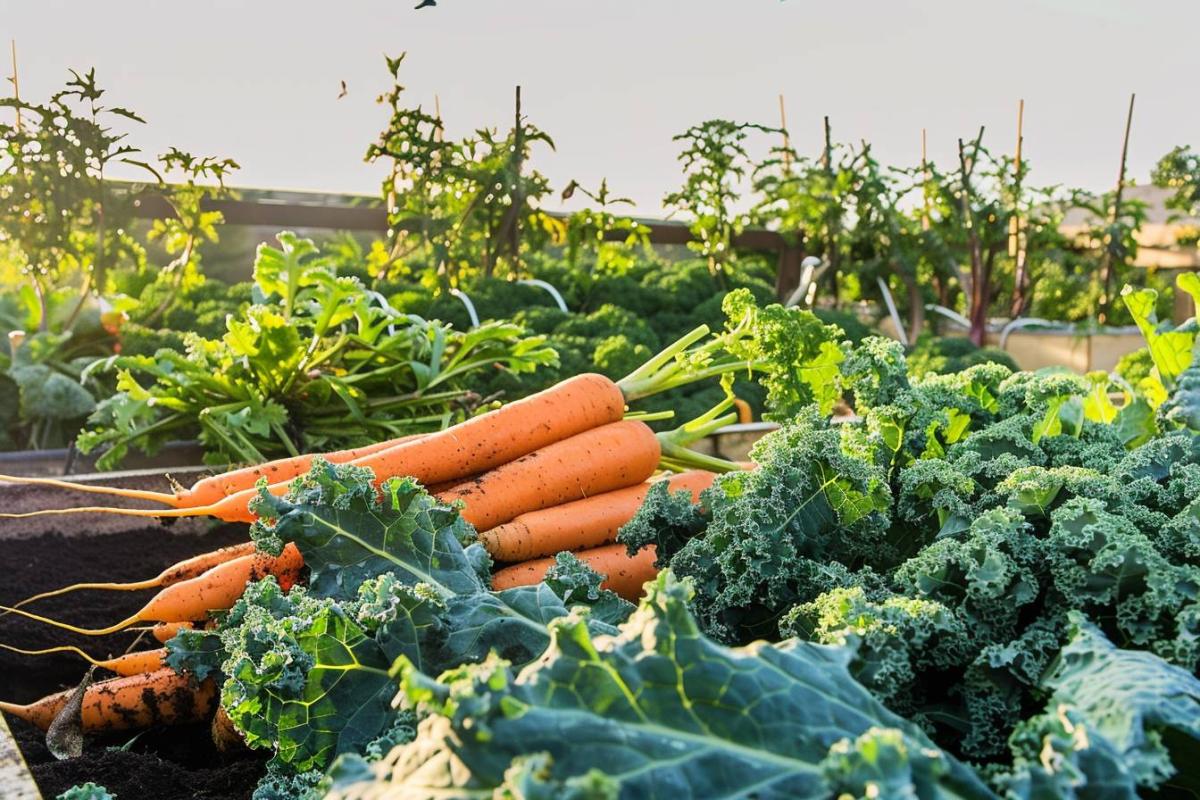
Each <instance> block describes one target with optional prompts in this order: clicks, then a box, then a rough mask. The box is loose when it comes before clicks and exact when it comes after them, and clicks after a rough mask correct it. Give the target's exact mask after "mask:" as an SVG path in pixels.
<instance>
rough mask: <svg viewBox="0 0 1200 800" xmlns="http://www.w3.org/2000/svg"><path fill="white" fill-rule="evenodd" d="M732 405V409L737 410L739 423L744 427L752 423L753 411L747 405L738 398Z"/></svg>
mask: <svg viewBox="0 0 1200 800" xmlns="http://www.w3.org/2000/svg"><path fill="white" fill-rule="evenodd" d="M733 405H734V408H736V409H737V415H738V422H739V423H741V424H742V425H746V424H748V423H750V422H754V411H753V409H751V408H750V404H749V403H747V402H746V401H745V400H743V399H741V398H740V397H738V398H735V399H734V401H733Z"/></svg>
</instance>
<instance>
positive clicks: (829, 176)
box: [821, 116, 842, 308]
mask: <svg viewBox="0 0 1200 800" xmlns="http://www.w3.org/2000/svg"><path fill="white" fill-rule="evenodd" d="M821 167H822V168H823V169H824V170H825V179H826V180H827V181H828V182H829V186H828V187H827V188H828V189H829V192H830V198H831V199H832V197H833V132H832V129H831V128H830V125H829V117H828V116H826V117H825V148H824V150H823V151H822V153H821ZM841 213H842V209H841V208H838V210H837V211H836V212H831V213H830V215H829V218H828V219H826V221H825V228H826V231H825V236H826V240H827V241H826V253H825V263H826V264H828V265H829V285H830V287H831V289H832V291H833V306H834V308H837V307H838V305H839V300H840V298H839V297H838V295H839V292H838V288H839V287H838V261H839V260H840V259H839V258H838V241H839V239H841V231H840V228H841Z"/></svg>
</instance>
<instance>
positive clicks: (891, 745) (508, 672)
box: [332, 573, 993, 800]
mask: <svg viewBox="0 0 1200 800" xmlns="http://www.w3.org/2000/svg"><path fill="white" fill-rule="evenodd" d="M691 594H692V590H691V588H690V587H689V586H688V585H687V584H684V583H680V582H677V581H676V580H674V579H673V578H672V577H671V576H670V574H669V573H664V574H663V575H660V576H659V579H658V581H657V582H656V583H655V584H653V585H652V586H651V590H650V594H649V596H648V597H647V598H646V599H645V600H643V601H642V605H641V606H640V608H639V609H638V611H637V612H636V613H635V614H634V615H633V617H631V618H630V620H629V622H628V623H626V624H625V625H623V626H621V629H620V631H619V632H618V633H617V634H616V635H601V636H597V635H595V633H594V631H591V630H589V626H588V624H587V616H586V615H584V614H580V613H574V614H572V615H570V616H567V617H565V618H562V619H558V620H556V621H554V622H552V623H551V624H550V626H549V630H550V633H551V637H552V639H551V643H550V646H549V648H548V650H547V652H546V655H545V656H544V657H543V658H541V659H539V660H538V661H537V662H535V663H533V664H531V665H529V666H528V667H526V668H525V669H523V670H521V671H520V672H519V673H518V672H516V671H515V669H514V666H513V665H510V664H509V663H507V662H505V661H504V660H502V659H500V658H497V657H492V658H489V659H488V660H487V661H485V662H483V663H482V664H478V665H473V666H469V667H463V668H460V669H457V670H453V671H451V672H449V673H447V674H445V675H443V676H442V677H441V679H439V680H437V681H434V680H433V679H431V678H430V677H428V676H426V675H424V674H422V673H421V672H419V671H417V670H416V669H415V668H414V667H413V666H412V665H405V667H404V668H403V669H402V673H401V674H402V684H401V699H402V700H403V701H404V702H406V704H408V706H409V707H415V708H417V709H418V710H419V713H421V714H423V715H425V719H424V720H423V721H422V723H421V725H420V727H419V729H418V738H417V740H416V741H415V742H413V743H411V744H408V745H404V746H402V747H399V748H397V749H396V750H394V751H393V752H392V753H391V754H390V755H389V756H388V757H387V758H386V759H384V760H383V761H381V762H379V763H378V764H377V765H376V766H375V767H374V768H373V769H371V770H370V771H367V770H364V769H363V768H362V767H361V766H356V765H354V764H346V763H343V764H342V765H341V767H340V768H339V769H338V770H335V773H334V783H335V789H334V792H333V795H332V796H333V797H337V798H343V799H345V800H348V799H349V798H358V797H367V796H372V797H382V798H392V797H402V796H406V795H409V794H412V793H417V794H426V795H429V794H457V795H462V794H466V793H470V794H484V793H488V794H490V793H493V792H494V793H496V794H495V795H493V796H504V793H506V792H509V793H511V792H516V791H523V792H524V791H533V790H534V789H536V791H537V792H539V795H538V796H556V797H567V796H570V797H580V798H582V797H591V798H600V797H608V798H611V797H617V796H618V794H624V795H628V796H637V797H666V796H668V795H678V794H679V793H681V792H682V793H684V794H685V796H693V797H717V796H745V795H750V794H752V795H754V796H756V797H763V798H783V797H788V798H825V797H830V796H834V795H836V796H857V797H872V796H890V797H922V798H950V797H957V798H972V797H975V798H987V797H992V796H993V795H992V794H991V792H989V791H988V789H987V788H986V786H985V785H984V784H983V783H982V782H981V781H979V779H978V778H977V777H975V776H974V775H973V774H972V773H971V771H970V770H969V769H968V768H966V767H965V766H964V765H962V764H959V763H957V762H956V761H954V760H953V759H952V758H950V757H948V756H946V755H945V754H944V753H942V752H940V751H938V750H937V749H936V748H934V747H933V746H932V745H931V744H930V742H929V741H928V739H926V737H925V735H924V733H922V732H921V730H920V729H919V728H918V727H916V726H915V725H913V724H912V723H910V722H907V721H905V720H903V719H900V718H899V717H897V716H895V715H894V714H891V713H890V712H888V711H887V710H885V709H884V708H883V707H882V706H881V705H880V704H879V703H878V702H877V701H875V700H874V699H873V698H871V697H870V695H868V694H867V693H866V692H865V691H863V689H862V688H861V687H860V686H859V685H857V684H856V683H855V682H854V681H853V680H851V679H850V677H849V675H848V674H847V672H846V668H845V663H844V660H843V659H842V657H841V654H840V652H839V651H837V650H835V649H832V648H825V647H821V646H818V645H812V644H808V643H804V642H798V641H791V642H787V643H784V644H781V645H774V646H772V645H766V644H757V645H753V646H751V647H747V648H743V649H730V648H727V647H724V646H722V645H720V644H717V643H715V642H713V641H712V640H710V639H708V638H706V637H705V636H704V635H703V633H702V631H701V630H700V629H699V627H698V626H697V625H696V622H695V620H694V619H693V618H692V617H691V614H690V613H689V611H688V605H687V601H688V599H689V596H690V595H691ZM668 677H669V679H666V678H668ZM339 774H340V775H341V776H342V777H340V779H339ZM355 778H357V779H358V780H354V779H355ZM363 778H367V779H368V780H366V781H363V780H362V779H363ZM526 796H528V795H526Z"/></svg>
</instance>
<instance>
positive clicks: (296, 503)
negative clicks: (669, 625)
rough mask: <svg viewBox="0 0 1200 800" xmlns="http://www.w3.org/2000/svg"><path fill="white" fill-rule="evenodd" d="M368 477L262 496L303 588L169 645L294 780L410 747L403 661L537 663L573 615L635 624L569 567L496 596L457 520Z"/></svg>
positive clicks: (590, 576) (266, 529)
mask: <svg viewBox="0 0 1200 800" xmlns="http://www.w3.org/2000/svg"><path fill="white" fill-rule="evenodd" d="M373 478H374V476H373V474H372V473H371V472H370V470H363V469H360V468H355V467H349V466H333V465H330V464H328V463H326V462H324V461H318V462H317V463H316V464H315V465H314V468H313V470H312V471H311V472H310V473H309V475H308V476H307V477H306V478H305V479H302V480H299V481H297V482H296V483H295V484H294V485H293V487H292V489H291V492H290V493H289V495H288V497H287V498H279V497H275V496H273V495H271V494H270V493H268V492H266V491H263V492H262V494H261V497H260V499H259V501H258V507H257V510H258V513H259V514H260V516H261V517H262V518H263V519H264V520H265V521H263V522H260V523H256V525H255V526H254V529H253V530H252V535H253V536H254V537H255V539H256V540H257V541H258V542H259V544H260V546H262V547H264V548H266V549H268V550H270V549H272V548H279V547H282V543H283V542H285V541H286V542H292V543H294V544H295V545H296V546H297V547H298V548H299V549H300V551H301V553H303V555H304V560H305V564H306V566H308V568H309V570H310V578H309V581H308V586H307V588H306V589H305V588H292V589H291V590H290V591H289V592H287V593H286V594H285V593H284V592H283V591H282V590H281V589H280V587H279V585H278V584H277V583H276V582H275V581H274V580H273V579H268V580H265V581H261V582H258V583H255V584H252V585H250V586H248V587H247V590H246V593H245V595H244V596H243V597H242V599H241V600H240V601H239V602H238V603H237V604H236V605H235V606H234V607H233V609H232V610H231V611H230V612H229V613H228V614H227V615H225V616H223V617H222V619H221V621H220V624H219V625H217V626H216V628H215V629H214V630H211V631H199V630H197V631H190V632H184V633H182V634H180V635H179V636H177V637H176V638H174V639H172V640H171V642H170V643H169V645H168V649H169V651H170V656H169V659H168V661H169V663H170V664H171V665H172V666H175V667H176V668H178V669H185V668H186V669H188V670H190V671H191V672H193V673H194V674H196V675H197V676H198V677H200V678H204V677H207V676H209V675H218V676H219V680H220V682H221V704H222V707H223V708H224V709H225V711H226V712H227V713H228V714H229V716H230V718H231V720H232V721H233V723H234V724H235V725H236V726H237V727H238V729H239V730H240V731H241V732H242V733H243V735H244V736H245V737H246V742H247V744H249V745H250V746H251V747H256V748H269V749H273V751H274V753H275V756H274V761H275V763H276V765H277V766H278V767H279V768H280V770H282V771H283V772H285V773H288V774H291V773H305V772H307V771H310V770H313V769H324V768H325V767H327V766H328V764H329V763H330V762H331V761H332V760H333V758H334V757H335V756H337V755H338V754H342V753H363V752H367V751H370V750H372V749H374V750H376V751H377V752H381V753H385V752H387V751H388V750H389V749H390V748H391V746H392V744H395V743H396V742H397V741H400V742H403V741H407V740H408V739H410V738H411V736H412V727H413V726H414V724H415V722H414V718H413V716H412V715H411V714H409V713H407V712H404V711H399V710H396V709H394V708H393V707H392V704H391V703H390V700H391V698H392V695H394V694H395V684H394V683H393V681H392V680H391V678H390V677H389V668H390V667H391V665H392V663H393V662H394V661H395V660H396V659H398V658H403V659H404V661H405V662H406V663H409V664H412V665H415V667H416V668H419V669H423V670H426V671H427V672H430V673H431V674H437V673H440V672H442V671H443V670H446V669H449V668H451V667H457V666H459V665H461V664H464V663H471V662H477V661H482V660H483V659H484V658H485V657H486V656H487V655H488V653H489V652H498V653H502V654H504V656H505V657H507V658H509V659H510V660H512V661H514V662H516V663H526V662H529V661H532V660H533V659H534V658H536V657H537V656H539V655H540V654H541V653H542V651H543V650H544V649H545V648H546V646H547V645H548V644H549V642H550V633H549V631H548V630H547V628H546V625H547V623H548V622H549V621H550V620H551V619H553V618H554V617H557V616H562V615H565V614H566V613H567V605H566V603H570V604H572V605H575V604H587V605H591V606H593V607H594V608H595V609H596V616H595V618H594V619H593V621H592V625H593V627H594V629H595V630H597V631H602V632H612V631H613V630H614V629H613V628H612V627H611V625H612V622H614V621H617V620H620V619H623V618H624V617H625V616H626V615H627V614H628V613H629V610H630V606H629V605H628V604H627V603H625V602H624V601H622V600H620V599H619V598H617V597H616V596H615V595H613V594H611V593H610V592H607V591H601V590H600V589H599V588H598V586H599V582H600V578H599V576H597V575H596V574H595V573H592V572H591V571H590V570H588V569H587V568H586V567H585V566H583V565H582V564H581V563H580V562H578V561H576V560H575V559H573V558H571V557H568V556H564V557H563V559H562V561H561V565H560V567H559V568H558V569H556V570H554V571H552V572H551V574H550V575H549V576H548V578H547V581H546V582H545V583H541V584H537V585H535V586H528V587H521V588H518V589H510V590H507V591H503V592H492V591H491V590H490V574H489V568H490V560H489V559H488V556H487V553H486V551H485V550H484V549H483V547H482V545H480V544H479V543H477V542H476V541H475V532H474V530H473V529H472V528H471V527H470V526H469V525H468V524H467V523H465V522H464V521H463V520H462V518H461V517H460V516H459V514H458V512H457V510H456V509H453V508H450V507H447V506H444V505H440V504H439V503H438V502H437V501H436V500H434V499H433V498H432V497H430V496H429V495H428V494H426V493H425V491H424V490H423V489H422V488H421V487H420V486H419V485H417V484H416V483H415V482H414V481H412V480H411V479H404V480H391V481H388V482H386V483H385V484H384V485H383V488H382V492H379V491H377V490H376V488H375V486H374V484H373ZM277 551H278V550H277V549H276V552H277Z"/></svg>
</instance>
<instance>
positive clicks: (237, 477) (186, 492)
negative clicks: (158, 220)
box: [0, 433, 427, 508]
mask: <svg viewBox="0 0 1200 800" xmlns="http://www.w3.org/2000/svg"><path fill="white" fill-rule="evenodd" d="M425 435H427V434H424V433H418V434H412V435H409V436H401V437H399V438H398V439H389V440H387V441H384V442H376V443H375V444H371V445H367V446H366V447H356V448H354V449H353V450H338V451H336V452H332V453H309V454H305V455H299V456H292V457H290V458H280V459H276V460H275V461H268V462H267V463H265V464H257V465H254V466H249V467H243V468H242V469H235V470H233V471H231V472H222V473H221V474H219V475H211V476H209V477H207V478H202V479H201V480H199V481H197V482H196V483H194V484H192V486H191V488H188V489H184V488H180V489H177V490H176V491H174V492H151V491H146V490H143V489H122V488H120V487H118V486H97V485H93V484H88V483H73V482H71V481H61V480H57V479H55V478H25V477H21V476H17V475H0V482H7V483H21V484H31V485H34V486H50V487H54V488H57V489H69V490H70V491H73V492H86V493H88V494H105V495H115V496H117V497H124V498H127V499H130V500H148V501H150V502H153V503H162V504H163V505H165V506H170V507H171V508H192V507H196V506H208V505H212V504H214V503H219V502H220V501H221V499H222V498H224V497H227V496H229V495H231V494H236V493H238V492H242V491H247V490H253V489H254V485H255V484H256V483H257V482H258V479H259V478H266V479H267V480H268V481H269V482H271V483H279V482H281V481H287V480H291V479H292V478H295V477H297V476H299V475H303V474H304V473H306V472H308V471H309V470H310V469H311V468H312V462H313V459H314V458H316V457H317V456H320V457H321V458H324V459H325V460H326V461H328V462H330V463H332V464H344V463H346V462H348V461H354V460H355V459H359V458H363V457H364V456H369V455H371V454H372V453H378V452H380V451H382V450H387V449H389V448H391V447H395V446H396V445H399V444H403V443H405V442H408V441H412V440H414V439H419V438H421V437H422V436H425Z"/></svg>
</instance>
